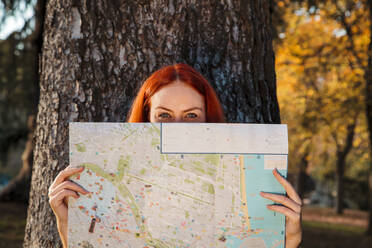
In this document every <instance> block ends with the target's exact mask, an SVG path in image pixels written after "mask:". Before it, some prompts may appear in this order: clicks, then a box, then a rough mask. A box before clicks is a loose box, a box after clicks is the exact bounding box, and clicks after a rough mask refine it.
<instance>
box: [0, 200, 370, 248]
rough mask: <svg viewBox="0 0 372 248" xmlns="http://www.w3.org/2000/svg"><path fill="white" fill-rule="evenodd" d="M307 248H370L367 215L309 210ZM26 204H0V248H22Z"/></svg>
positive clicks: (306, 227)
mask: <svg viewBox="0 0 372 248" xmlns="http://www.w3.org/2000/svg"><path fill="white" fill-rule="evenodd" d="M303 219H304V221H303V230H304V236H303V245H302V247H305V248H350V247H352V248H370V247H372V237H369V238H368V237H366V236H364V232H365V229H366V224H367V213H365V212H362V211H352V210H347V211H346V212H345V215H343V216H338V215H335V214H334V213H333V212H332V210H331V209H324V208H309V207H307V208H305V209H304V215H303ZM25 224H26V205H24V204H18V203H1V202H0V247H6V248H15V247H22V242H23V236H24V227H25Z"/></svg>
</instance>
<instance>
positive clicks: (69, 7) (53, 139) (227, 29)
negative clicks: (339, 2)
mask: <svg viewBox="0 0 372 248" xmlns="http://www.w3.org/2000/svg"><path fill="white" fill-rule="evenodd" d="M269 2H270V1H262V0H250V1H242V0H230V1H227V0H226V1H212V0H204V1H199V0H188V1H184V0H152V1H144V0H137V1H128V0H127V1H116V0H92V1H65V0H62V1H60V0H58V1H57V0H51V1H48V4H47V9H46V17H45V24H44V41H43V50H42V57H41V58H42V60H41V75H40V76H41V77H40V102H39V108H38V115H37V129H36V132H35V135H36V136H35V137H36V144H35V151H34V168H33V175H32V185H31V191H30V202H29V209H28V218H27V225H26V232H25V242H24V247H56V246H58V245H60V241H59V237H58V233H57V229H56V225H55V218H54V216H53V214H52V210H51V208H50V207H49V204H48V196H47V194H48V187H49V185H50V184H51V183H52V181H53V179H54V177H55V176H56V175H57V173H58V172H59V171H60V170H62V169H63V168H65V167H66V166H67V165H68V123H69V122H70V121H86V122H95V121H99V122H106V121H110V122H123V121H125V118H126V114H127V112H128V110H129V107H130V104H131V102H132V100H133V99H134V96H135V94H136V91H137V90H138V88H139V87H140V85H141V84H142V82H143V81H144V80H145V79H146V78H147V77H148V76H149V75H150V74H151V73H152V72H154V71H155V70H157V69H159V68H160V67H162V66H165V65H169V64H173V63H177V62H185V63H188V64H190V65H191V66H194V67H195V68H196V69H198V70H199V71H200V72H201V73H202V74H203V75H204V76H205V77H206V78H207V79H208V80H209V81H210V82H211V84H212V85H213V86H214V87H215V89H216V91H217V93H218V95H219V97H220V99H221V101H222V103H223V106H224V110H225V113H226V116H227V119H228V120H229V121H231V122H258V123H280V117H279V108H278V103H277V98H276V85H275V71H274V54H273V50H272V37H271V36H272V35H271V19H270V11H269V7H270V6H269Z"/></svg>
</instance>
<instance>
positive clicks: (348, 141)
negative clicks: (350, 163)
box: [335, 116, 357, 214]
mask: <svg viewBox="0 0 372 248" xmlns="http://www.w3.org/2000/svg"><path fill="white" fill-rule="evenodd" d="M356 120H357V116H356V117H355V118H354V121H353V123H351V124H349V125H348V126H347V134H346V138H345V142H344V143H345V145H344V146H343V147H341V146H340V145H338V146H337V162H336V166H337V168H336V169H337V171H336V192H337V196H336V206H335V212H336V213H337V214H343V212H344V205H343V200H344V183H343V179H344V173H345V163H346V157H347V155H348V154H349V152H350V150H351V148H352V147H353V140H354V134H355V126H356Z"/></svg>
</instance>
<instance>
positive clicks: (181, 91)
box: [151, 81, 204, 109]
mask: <svg viewBox="0 0 372 248" xmlns="http://www.w3.org/2000/svg"><path fill="white" fill-rule="evenodd" d="M158 106H162V107H166V108H169V109H181V108H189V107H199V108H203V107H204V97H203V96H202V95H201V94H200V93H199V92H198V91H197V90H195V89H194V88H192V87H191V86H189V85H188V84H185V83H183V82H180V81H176V82H174V83H171V84H168V85H167V86H164V87H163V88H161V89H160V90H158V91H157V92H156V93H155V94H154V95H153V96H152V97H151V107H152V108H156V107H158Z"/></svg>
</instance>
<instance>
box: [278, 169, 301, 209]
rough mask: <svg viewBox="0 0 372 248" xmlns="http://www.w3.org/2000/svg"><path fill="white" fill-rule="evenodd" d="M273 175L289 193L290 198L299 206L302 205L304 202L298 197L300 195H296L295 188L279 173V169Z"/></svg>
mask: <svg viewBox="0 0 372 248" xmlns="http://www.w3.org/2000/svg"><path fill="white" fill-rule="evenodd" d="M273 174H274V176H275V178H276V179H277V180H278V182H279V183H280V184H281V185H282V186H283V187H284V189H285V191H286V192H287V194H288V196H289V198H291V199H292V200H293V201H295V202H296V203H297V204H300V205H302V200H301V198H300V197H299V196H298V194H297V193H296V190H295V189H294V188H293V186H292V185H291V184H290V183H289V182H288V181H287V180H286V179H285V178H284V177H283V176H282V175H280V173H279V171H278V170H277V169H274V170H273Z"/></svg>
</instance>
